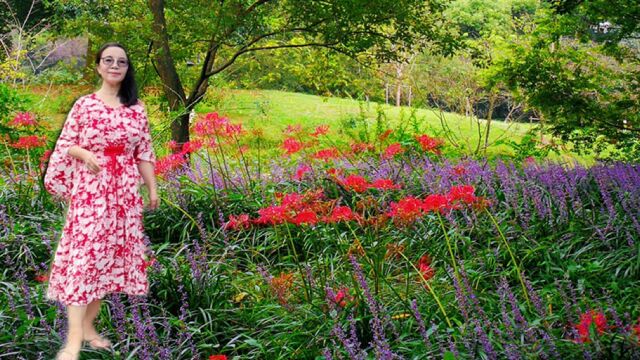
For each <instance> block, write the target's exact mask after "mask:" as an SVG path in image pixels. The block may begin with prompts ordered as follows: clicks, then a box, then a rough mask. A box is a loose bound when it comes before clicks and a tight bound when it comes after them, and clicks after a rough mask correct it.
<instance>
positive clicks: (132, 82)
mask: <svg viewBox="0 0 640 360" xmlns="http://www.w3.org/2000/svg"><path fill="white" fill-rule="evenodd" d="M110 47H119V48H120V49H122V50H124V53H125V54H127V57H129V54H128V53H127V49H125V48H124V46H122V45H120V44H118V43H116V42H109V43H106V44H104V45H102V47H101V48H100V50H98V53H96V66H99V65H100V59H101V58H102V52H103V51H104V50H105V49H107V48H110ZM128 60H129V67H127V73H126V74H125V75H124V79H123V80H122V84H120V90H119V91H118V97H119V98H120V101H121V102H122V103H123V104H124V105H125V106H131V105H135V104H137V103H138V86H137V85H136V79H135V72H134V69H133V64H132V63H131V59H128Z"/></svg>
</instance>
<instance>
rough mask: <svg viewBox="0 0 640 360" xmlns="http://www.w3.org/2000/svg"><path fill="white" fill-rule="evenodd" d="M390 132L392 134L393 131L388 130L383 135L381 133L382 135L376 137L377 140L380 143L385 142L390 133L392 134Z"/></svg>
mask: <svg viewBox="0 0 640 360" xmlns="http://www.w3.org/2000/svg"><path fill="white" fill-rule="evenodd" d="M392 132H393V130H391V129H388V130H387V131H385V132H384V133H382V134H381V135H380V136H379V137H378V139H379V140H380V141H385V140H386V139H387V138H388V137H389V135H391V133H392Z"/></svg>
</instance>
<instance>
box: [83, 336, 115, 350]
mask: <svg viewBox="0 0 640 360" xmlns="http://www.w3.org/2000/svg"><path fill="white" fill-rule="evenodd" d="M85 341H86V342H87V344H89V347H90V348H92V349H94V350H109V349H111V346H112V344H111V341H109V339H107V338H103V337H102V336H96V337H95V338H93V339H91V340H85Z"/></svg>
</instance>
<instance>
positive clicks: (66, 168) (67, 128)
mask: <svg viewBox="0 0 640 360" xmlns="http://www.w3.org/2000/svg"><path fill="white" fill-rule="evenodd" d="M82 113H83V112H82V102H81V100H78V101H76V102H75V104H73V107H72V108H71V111H69V114H68V115H67V119H66V120H65V122H64V125H63V126H62V131H61V132H60V136H59V137H58V140H57V141H56V145H55V147H54V149H53V152H52V153H51V157H49V165H48V166H47V171H46V173H45V176H44V186H45V189H46V190H47V191H48V192H49V193H51V195H54V196H58V197H61V198H64V199H68V198H69V197H71V191H72V187H73V181H72V180H73V179H72V177H73V172H74V168H75V164H76V162H77V160H76V159H75V158H73V157H72V156H71V155H69V154H68V151H69V148H70V147H72V146H73V145H77V144H78V143H79V142H80V141H79V140H80V119H81V117H82Z"/></svg>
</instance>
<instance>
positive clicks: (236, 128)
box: [193, 112, 242, 137]
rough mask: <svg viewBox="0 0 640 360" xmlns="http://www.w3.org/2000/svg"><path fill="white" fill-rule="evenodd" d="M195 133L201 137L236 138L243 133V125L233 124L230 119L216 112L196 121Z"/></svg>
mask: <svg viewBox="0 0 640 360" xmlns="http://www.w3.org/2000/svg"><path fill="white" fill-rule="evenodd" d="M193 132H194V133H195V134H196V135H198V136H201V137H211V136H216V137H234V136H237V135H240V134H241V133H242V124H232V123H231V122H229V119H228V118H226V117H220V115H218V113H217V112H214V113H209V114H206V115H205V116H204V117H203V118H201V119H200V120H198V121H196V123H195V124H194V125H193Z"/></svg>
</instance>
